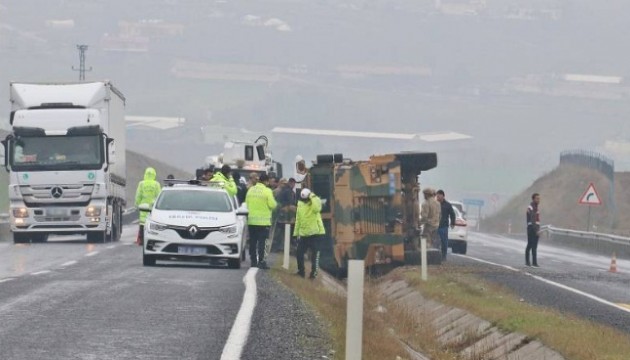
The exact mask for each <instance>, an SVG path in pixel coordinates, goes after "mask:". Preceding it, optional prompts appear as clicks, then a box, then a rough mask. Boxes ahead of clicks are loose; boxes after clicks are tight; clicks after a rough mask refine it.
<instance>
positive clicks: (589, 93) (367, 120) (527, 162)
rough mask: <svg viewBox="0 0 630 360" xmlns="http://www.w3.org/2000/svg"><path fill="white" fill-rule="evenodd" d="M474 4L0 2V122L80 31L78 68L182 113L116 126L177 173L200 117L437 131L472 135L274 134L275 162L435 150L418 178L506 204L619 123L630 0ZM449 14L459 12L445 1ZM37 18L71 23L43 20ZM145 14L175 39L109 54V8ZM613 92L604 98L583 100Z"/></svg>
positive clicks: (242, 123) (139, 109)
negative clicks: (82, 48)
mask: <svg viewBox="0 0 630 360" xmlns="http://www.w3.org/2000/svg"><path fill="white" fill-rule="evenodd" d="M470 3H474V2H468V1H456V0H452V1H446V0H444V1H442V6H443V8H441V9H439V8H436V6H435V5H436V2H435V1H418V0H409V1H404V0H399V1H378V0H371V1H368V0H365V1H359V0H354V1H352V0H351V1H342V0H338V1H332V0H331V1H326V0H320V1H297V0H296V1H266V0H257V1H229V0H226V1H215V2H213V1H205V0H189V1H184V0H181V1H178V0H162V1H159V0H151V1H149V0H131V1H129V0H128V1H119V0H108V1H104V0H103V1H100V0H99V1H96V0H95V1H83V0H20V1H7V0H5V1H0V69H2V70H1V71H0V99H6V101H0V117H2V118H5V119H6V118H7V117H8V111H9V110H8V109H9V104H8V83H9V82H10V81H76V80H77V79H78V74H77V73H76V72H74V71H72V69H71V67H72V66H75V67H76V66H78V52H77V50H76V48H75V45H76V44H88V45H89V46H90V47H89V50H88V52H87V65H88V67H92V69H93V70H92V71H91V72H89V73H87V78H88V80H102V79H110V80H111V81H112V82H113V83H114V84H115V85H116V86H117V87H118V88H120V89H121V91H122V92H123V93H124V94H125V95H126V97H127V113H128V114H131V115H155V116H182V117H186V119H187V127H186V128H185V129H179V130H177V131H169V132H151V133H146V132H144V133H143V132H138V131H136V132H133V133H130V134H129V136H130V140H132V141H129V142H128V144H129V145H128V146H129V147H130V148H132V149H134V150H137V151H141V152H143V153H146V154H148V155H150V156H153V157H156V158H162V159H165V160H167V161H168V162H170V163H173V164H177V165H179V166H181V167H185V168H186V170H188V171H192V170H193V169H194V168H195V167H197V166H200V165H201V163H202V162H203V159H204V158H205V156H206V155H210V154H212V153H216V152H217V151H220V147H219V146H217V145H207V144H202V143H201V141H200V140H201V138H202V136H201V134H200V132H201V130H200V129H201V127H202V126H207V125H222V126H234V127H243V128H246V129H250V130H253V131H259V132H267V131H268V130H269V129H271V128H272V127H274V126H292V127H312V128H328V129H342V130H365V131H382V132H412V133H421V132H422V133H424V132H435V131H446V130H448V131H457V132H461V133H465V134H469V135H472V136H473V137H474V138H473V139H472V140H466V141H459V142H452V143H443V144H436V143H419V142H418V143H395V142H394V143H392V142H379V141H352V140H340V139H338V138H337V139H335V138H333V139H328V138H319V139H307V138H304V139H301V138H300V139H299V140H300V141H298V142H297V143H296V141H294V140H296V139H295V138H294V139H287V138H280V137H279V138H276V139H274V140H273V141H274V142H275V143H276V144H277V146H278V148H277V149H276V151H275V153H276V155H277V157H279V158H280V160H281V161H283V162H284V163H285V169H286V168H288V167H290V165H289V164H287V163H289V162H290V161H291V160H292V159H293V157H294V156H295V154H296V153H298V152H299V153H302V155H304V157H305V158H307V159H313V158H314V156H315V155H316V154H317V153H321V152H329V153H332V152H344V154H345V155H347V156H350V157H352V158H355V159H365V158H367V157H368V156H369V155H371V154H376V153H384V152H395V151H403V150H418V151H437V152H438V157H439V165H438V168H437V169H435V170H432V171H430V172H427V173H426V174H423V183H426V184H430V185H433V186H436V187H443V188H445V189H448V190H447V191H448V193H450V194H453V196H454V197H460V198H461V197H473V196H477V197H487V196H488V195H489V194H491V193H498V194H500V195H501V197H502V199H506V198H507V197H508V196H509V195H511V194H514V193H515V192H517V191H519V190H521V189H523V188H524V187H526V186H527V185H528V184H529V183H530V182H531V181H532V180H533V179H535V178H536V177H538V176H540V175H542V174H543V173H545V172H548V171H550V170H551V169H552V168H553V167H554V166H555V165H556V164H557V162H558V156H559V152H560V151H563V150H567V149H574V148H579V149H589V150H590V149H594V150H597V149H601V148H602V147H603V145H604V142H605V141H606V140H609V139H624V138H626V137H628V136H630V134H627V133H625V131H627V130H630V129H628V128H627V126H626V128H624V125H623V124H624V123H625V122H626V118H627V117H628V116H627V115H628V113H629V111H630V105H629V104H628V101H626V100H627V97H626V96H628V95H626V93H627V94H630V90H628V89H626V87H628V88H630V85H629V82H628V79H626V78H625V77H626V76H627V75H629V74H630V62H629V61H628V60H627V59H628V56H627V55H628V52H629V51H628V47H627V46H626V34H627V33H629V31H630V22H628V21H627V15H626V14H628V12H629V11H630V3H628V2H627V1H622V0H615V1H612V0H607V1H605V2H593V1H582V0H575V1H568V0H550V1H544V0H538V1H525V0H521V1H517V0H514V1H509V0H495V1H492V0H488V1H487V2H486V6H485V7H482V8H476V7H475V6H474V5H470ZM471 6H472V7H471ZM452 9H454V10H453V11H455V12H457V11H458V10H461V11H463V15H458V14H449V11H451V10H452ZM469 9H472V10H469ZM471 11H472V12H471ZM248 15H250V17H248V18H246V17H247V16H248ZM252 16H253V17H252ZM256 18H257V19H260V23H264V22H266V21H268V20H270V19H278V20H280V22H281V23H284V24H286V26H285V27H284V28H283V29H284V30H290V31H282V30H280V28H279V27H278V26H273V22H271V23H270V24H271V25H269V26H264V25H256V21H258V20H256V21H254V22H250V23H247V21H246V20H245V19H256ZM50 20H66V21H67V20H72V24H73V25H72V26H71V27H69V28H63V26H57V27H55V26H52V25H51V23H50V22H48V24H47V21H50ZM142 20H161V21H163V22H167V23H173V24H181V25H183V34H182V35H177V36H150V37H149V45H148V51H147V52H137V53H132V52H109V51H105V49H104V46H103V38H104V36H105V34H109V35H113V36H115V35H117V34H120V31H121V30H120V27H119V23H120V22H121V21H128V22H137V21H142ZM178 61H191V62H200V63H206V64H241V65H243V64H245V65H259V66H267V67H272V68H275V69H279V71H281V72H282V75H283V76H284V77H283V80H281V81H277V82H264V81H263V82H260V81H228V80H209V79H187V78H178V77H177V76H175V75H174V73H173V68H174V66H175V65H176V64H177V63H178ZM340 66H368V67H370V66H371V67H375V66H387V67H398V68H402V67H414V68H426V69H430V71H431V75H430V76H424V77H405V76H367V77H363V78H347V77H341V76H339V73H338V71H337V70H336V69H338V67H340ZM289 69H306V70H307V71H305V72H303V73H299V72H295V71H293V72H290V71H289ZM562 74H595V75H606V76H618V77H623V78H624V79H623V81H622V82H621V83H620V84H615V85H601V84H572V83H567V82H563V81H562V80H561V75H562ZM523 79H526V80H527V79H529V80H527V81H534V84H535V85H536V86H538V87H540V88H542V89H543V91H546V93H524V92H522V91H517V90H516V87H520V89H522V88H523V86H524V85H528V86H529V85H531V83H529V82H527V81H525V80H523ZM532 79H534V80H532ZM514 84H516V85H517V86H515V85H514ZM609 93H610V94H613V99H597V98H596V97H601V96H598V95H601V94H604V95H606V97H607V96H608V95H607V94H609ZM620 93H621V94H622V95H619V96H618V94H620ZM614 97H617V98H614ZM5 121H6V120H5ZM156 139H158V141H156ZM292 140H293V141H292ZM273 146H274V144H273V143H272V147H273ZM621 160H623V159H621ZM617 163H618V165H619V167H621V168H622V167H623V166H624V164H623V161H618V162H617ZM626 166H627V165H626Z"/></svg>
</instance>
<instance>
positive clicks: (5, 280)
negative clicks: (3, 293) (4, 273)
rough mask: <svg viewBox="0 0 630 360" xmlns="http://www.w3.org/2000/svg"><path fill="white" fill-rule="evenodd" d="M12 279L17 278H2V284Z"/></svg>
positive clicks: (0, 281) (0, 280)
mask: <svg viewBox="0 0 630 360" xmlns="http://www.w3.org/2000/svg"><path fill="white" fill-rule="evenodd" d="M11 280H15V278H6V279H0V284H2V283H5V282H9V281H11Z"/></svg>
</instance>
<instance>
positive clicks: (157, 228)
mask: <svg viewBox="0 0 630 360" xmlns="http://www.w3.org/2000/svg"><path fill="white" fill-rule="evenodd" d="M167 228H168V226H166V225H164V224H160V223H156V222H153V221H151V222H149V231H156V232H157V231H164V230H166V229H167Z"/></svg>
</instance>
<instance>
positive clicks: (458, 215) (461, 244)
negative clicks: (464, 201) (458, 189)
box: [448, 206, 468, 254]
mask: <svg viewBox="0 0 630 360" xmlns="http://www.w3.org/2000/svg"><path fill="white" fill-rule="evenodd" d="M453 210H454V211H455V226H454V227H453V228H452V229H449V231H448V247H450V248H451V249H452V251H453V253H454V254H466V251H467V248H468V241H467V240H468V223H467V221H466V219H464V216H463V215H462V212H461V211H460V210H459V208H458V207H456V206H453Z"/></svg>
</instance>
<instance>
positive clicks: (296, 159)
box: [295, 155, 304, 163]
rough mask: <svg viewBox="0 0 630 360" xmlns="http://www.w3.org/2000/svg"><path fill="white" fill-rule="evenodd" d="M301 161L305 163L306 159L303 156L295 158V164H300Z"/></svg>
mask: <svg viewBox="0 0 630 360" xmlns="http://www.w3.org/2000/svg"><path fill="white" fill-rule="evenodd" d="M300 161H304V158H303V157H302V155H298V156H296V157H295V162H296V163H299V162H300Z"/></svg>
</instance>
